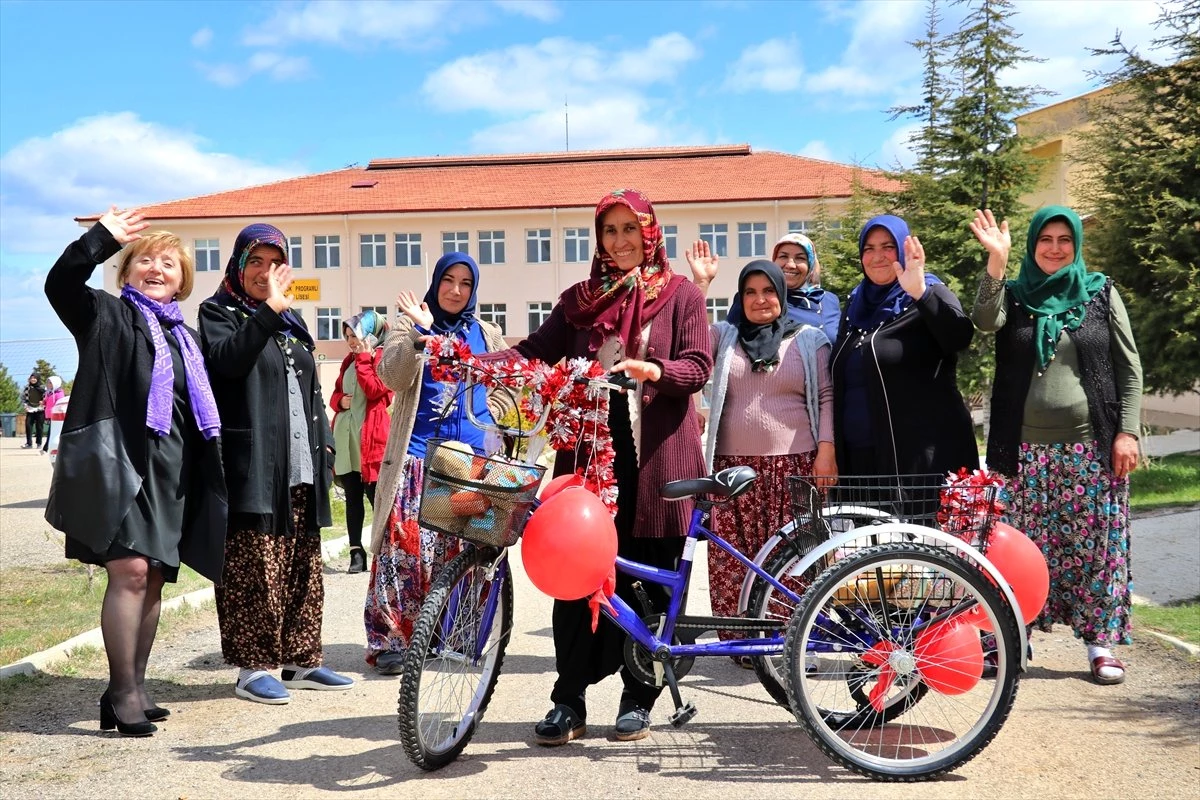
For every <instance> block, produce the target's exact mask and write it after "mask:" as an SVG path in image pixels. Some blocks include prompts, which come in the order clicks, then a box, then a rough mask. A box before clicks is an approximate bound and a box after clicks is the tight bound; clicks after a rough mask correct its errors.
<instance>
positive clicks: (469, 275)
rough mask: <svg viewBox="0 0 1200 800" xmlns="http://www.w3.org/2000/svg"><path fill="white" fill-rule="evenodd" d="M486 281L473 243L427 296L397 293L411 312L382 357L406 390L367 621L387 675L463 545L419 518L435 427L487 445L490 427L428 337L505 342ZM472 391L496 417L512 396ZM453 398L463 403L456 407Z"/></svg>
mask: <svg viewBox="0 0 1200 800" xmlns="http://www.w3.org/2000/svg"><path fill="white" fill-rule="evenodd" d="M478 289H479V267H478V265H476V263H475V260H474V259H472V258H471V257H470V256H469V255H467V254H466V253H447V254H446V255H444V256H442V257H441V258H440V259H438V262H437V264H436V265H435V266H434V268H433V280H432V282H431V283H430V285H429V289H428V291H426V292H425V297H424V299H423V300H420V301H419V300H417V297H416V295H415V294H414V293H413V292H408V291H404V292H400V294H399V296H398V297H397V298H396V302H397V306H398V307H399V309H400V312H401V314H402V315H403V316H401V318H400V320H399V321H398V322H397V324H396V327H395V329H394V330H392V332H391V333H389V334H388V337H387V340H386V342H385V343H384V346H383V358H382V359H381V360H380V362H379V376H380V377H381V378H382V379H383V382H384V384H386V385H387V387H388V388H389V389H392V390H393V391H394V392H395V393H396V401H395V405H394V406H393V407H392V423H391V431H390V432H389V434H388V440H387V450H386V451H385V452H384V456H383V466H382V468H381V469H380V471H379V483H378V485H377V486H376V490H375V497H376V499H377V500H378V505H377V506H375V508H376V509H377V510H376V512H375V517H374V521H373V523H372V526H371V527H372V530H371V548H370V549H371V552H372V553H374V554H375V557H374V559H372V562H371V582H370V586H369V588H368V589H367V600H366V604H365V609H364V621H365V623H366V632H367V662H368V663H370V664H374V666H375V670H376V671H377V672H380V673H382V674H384V675H396V674H398V673H399V672H400V669H401V667H402V666H403V662H404V651H405V649H406V648H407V647H408V643H409V640H410V639H411V637H412V631H413V625H414V624H415V623H416V620H417V615H418V614H419V613H420V612H421V604H422V603H424V601H425V596H426V594H428V592H429V587H430V585H431V583H432V581H433V578H434V577H435V576H436V575H437V572H438V570H440V569H441V567H442V566H443V565H445V564H446V563H447V562H448V561H450V559H452V558H454V556H456V555H458V551H459V540H458V539H456V538H453V537H445V536H442V535H441V534H440V533H436V532H434V531H430V530H427V529H423V528H421V527H420V525H419V524H418V522H417V513H418V511H419V510H420V507H421V489H422V477H423V475H422V468H423V466H424V459H425V448H426V445H427V443H428V441H429V440H430V439H432V438H434V437H437V438H440V439H455V440H458V441H460V442H464V443H466V444H468V445H470V446H471V448H472V449H473V450H474V451H475V452H476V453H479V454H481V455H483V454H484V434H483V431H481V430H479V429H478V428H476V427H475V426H474V425H472V424H471V423H470V421H469V420H467V419H466V411H465V409H464V403H463V402H462V401H461V400H460V401H458V402H455V401H454V398H455V396H456V394H457V387H454V386H447V384H445V383H442V382H440V381H436V380H434V379H433V377H432V375H431V374H430V371H429V367H428V365H426V364H425V362H424V361H422V360H421V353H422V351H423V350H424V346H423V343H424V341H425V339H426V338H427V337H429V336H431V335H436V336H453V337H455V338H458V339H461V340H462V341H464V342H466V344H467V345H468V346H469V347H470V348H471V352H472V353H483V352H491V351H495V350H502V349H504V347H505V344H504V336H503V332H502V331H501V330H500V328H499V327H497V326H496V325H493V324H492V323H490V322H484V321H483V320H478V319H476V318H475V297H476V293H477V292H478ZM472 391H473V392H475V393H476V394H475V396H474V397H473V398H472V400H473V407H474V409H475V414H476V416H477V417H479V418H480V419H481V420H483V421H485V422H490V421H491V419H492V418H493V415H494V416H497V417H498V416H500V414H501V411H502V405H503V401H502V399H501V398H500V397H499V396H498V395H497V396H494V397H493V398H488V396H487V392H486V390H485V389H484V387H482V386H476V387H475V388H474V389H472ZM447 403H453V405H452V406H450V407H449V409H447V405H446V404H447ZM489 404H490V405H489ZM489 409H490V410H489Z"/></svg>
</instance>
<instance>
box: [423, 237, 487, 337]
mask: <svg viewBox="0 0 1200 800" xmlns="http://www.w3.org/2000/svg"><path fill="white" fill-rule="evenodd" d="M455 264H462V265H463V266H465V267H466V268H467V269H469V270H470V271H471V296H470V297H469V298H468V299H467V304H466V305H465V306H463V310H462V311H459V312H458V313H457V314H451V313H449V312H447V311H444V310H442V307H441V306H440V305H438V287H439V286H441V285H442V278H443V277H445V275H446V271H447V270H449V269H450V268H451V267H453V266H454V265H455ZM478 292H479V265H478V264H476V263H475V259H473V258H471V257H470V256H469V255H467V254H466V253H446V255H444V256H442V257H441V258H439V259H438V260H437V263H436V264H434V265H433V280H431V281H430V282H429V289H428V290H427V291H426V292H425V304H426V305H427V306H429V313H430V314H433V332H434V333H436V334H438V335H440V336H446V335H448V334H450V333H453V332H454V331H456V330H458V329H459V328H461V327H463V326H464V325H466V324H467V323H469V322H470V321H471V320H473V319H475V296H476V295H477V294H478Z"/></svg>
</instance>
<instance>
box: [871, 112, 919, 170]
mask: <svg viewBox="0 0 1200 800" xmlns="http://www.w3.org/2000/svg"><path fill="white" fill-rule="evenodd" d="M920 129H921V124H920V123H918V122H914V123H912V124H911V125H905V126H903V127H900V128H897V129H896V130H895V131H893V132H892V135H891V136H889V137H888V138H887V140H885V141H884V143H883V144H882V145H881V146H880V148H879V149H880V157H879V160H878V162H877V163H878V164H879V166H880V167H883V168H884V169H894V168H896V167H901V168H903V169H907V168H909V167H911V166H913V165H914V164H915V163H916V161H917V155H916V152H915V151H914V150H913V148H912V144H911V143H910V141H909V140H910V139H911V138H912V136H913V134H914V133H916V132H917V131H919V130H920Z"/></svg>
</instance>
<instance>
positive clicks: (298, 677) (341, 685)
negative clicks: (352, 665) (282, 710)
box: [280, 667, 354, 692]
mask: <svg viewBox="0 0 1200 800" xmlns="http://www.w3.org/2000/svg"><path fill="white" fill-rule="evenodd" d="M280 674H281V675H282V676H283V685H284V686H286V687H287V688H289V689H316V690H318V691H322V692H330V691H340V690H342V689H349V688H350V687H351V686H353V685H354V679H353V678H347V677H346V676H345V675H339V674H337V673H336V672H334V671H333V670H331V669H330V668H329V667H317V668H316V669H310V670H300V671H299V672H297V671H295V670H290V669H285V670H283V672H282V673H280Z"/></svg>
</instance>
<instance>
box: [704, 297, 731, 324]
mask: <svg viewBox="0 0 1200 800" xmlns="http://www.w3.org/2000/svg"><path fill="white" fill-rule="evenodd" d="M704 306H705V308H707V309H708V321H709V324H715V323H718V322H724V321H725V318H726V317H727V316H729V298H728V297H706V298H705V299H704Z"/></svg>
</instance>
